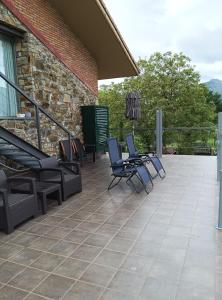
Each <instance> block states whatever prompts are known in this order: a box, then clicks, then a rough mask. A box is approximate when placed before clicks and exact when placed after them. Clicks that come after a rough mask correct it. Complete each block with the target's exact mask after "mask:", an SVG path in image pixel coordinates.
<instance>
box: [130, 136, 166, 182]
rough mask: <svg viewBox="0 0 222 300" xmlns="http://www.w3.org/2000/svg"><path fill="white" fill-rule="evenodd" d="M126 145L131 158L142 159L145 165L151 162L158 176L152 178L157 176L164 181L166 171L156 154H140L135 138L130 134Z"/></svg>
mask: <svg viewBox="0 0 222 300" xmlns="http://www.w3.org/2000/svg"><path fill="white" fill-rule="evenodd" d="M125 141H126V145H127V148H128V151H129V158H131V159H132V158H135V159H136V158H137V159H140V160H141V161H142V162H144V163H149V162H151V163H152V165H153V167H154V169H155V170H156V175H155V176H152V178H155V177H156V176H158V175H159V177H160V178H161V179H163V178H164V177H165V176H166V171H165V169H164V167H163V165H162V163H161V161H160V159H159V158H158V157H157V156H156V154H155V153H151V154H149V153H139V152H138V151H137V149H136V147H135V144H134V138H133V134H132V133H129V134H127V135H126V137H125Z"/></svg>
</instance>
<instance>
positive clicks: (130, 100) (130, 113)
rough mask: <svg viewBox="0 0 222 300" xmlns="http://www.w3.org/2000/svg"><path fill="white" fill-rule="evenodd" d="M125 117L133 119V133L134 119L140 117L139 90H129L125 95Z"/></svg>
mask: <svg viewBox="0 0 222 300" xmlns="http://www.w3.org/2000/svg"><path fill="white" fill-rule="evenodd" d="M126 118H127V119H130V120H133V135H134V125H135V124H134V121H135V120H139V119H140V118H141V97H140V94H139V92H137V91H134V92H130V93H129V94H128V95H127V96H126Z"/></svg>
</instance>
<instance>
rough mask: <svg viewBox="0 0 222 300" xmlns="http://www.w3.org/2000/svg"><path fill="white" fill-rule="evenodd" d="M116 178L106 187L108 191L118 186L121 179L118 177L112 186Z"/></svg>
mask: <svg viewBox="0 0 222 300" xmlns="http://www.w3.org/2000/svg"><path fill="white" fill-rule="evenodd" d="M116 178H117V177H114V178H113V180H112V181H111V182H110V184H109V186H108V191H109V190H111V189H112V188H113V187H114V186H116V185H118V184H119V182H120V181H121V179H122V177H119V180H118V181H117V182H116V183H115V184H113V182H114V181H115V180H116Z"/></svg>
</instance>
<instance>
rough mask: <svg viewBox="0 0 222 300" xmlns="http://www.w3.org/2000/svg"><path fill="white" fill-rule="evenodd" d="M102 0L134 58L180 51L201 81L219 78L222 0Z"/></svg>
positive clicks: (221, 76)
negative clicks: (193, 66)
mask: <svg viewBox="0 0 222 300" xmlns="http://www.w3.org/2000/svg"><path fill="white" fill-rule="evenodd" d="M104 2H105V4H106V6H107V8H108V10H109V12H110V14H111V16H112V18H113V19H114V22H115V23H116V25H117V27H118V29H119V31H120V33H121V35H122V37H123V39H124V40H125V42H126V44H127V46H128V48H129V49H130V52H131V53H132V55H133V57H134V59H135V60H136V61H137V60H138V59H139V58H140V57H141V58H149V56H150V55H151V54H153V53H154V52H156V51H159V52H166V51H172V52H183V53H184V54H186V55H187V56H189V57H190V58H191V59H192V64H193V65H195V66H196V70H197V71H199V73H200V74H201V81H203V82H205V81H208V80H210V79H213V78H217V79H221V80H222V17H221V15H222V0H211V1H209V0H104ZM118 81H119V80H116V81H115V80H108V81H100V84H104V83H105V84H109V83H110V82H118Z"/></svg>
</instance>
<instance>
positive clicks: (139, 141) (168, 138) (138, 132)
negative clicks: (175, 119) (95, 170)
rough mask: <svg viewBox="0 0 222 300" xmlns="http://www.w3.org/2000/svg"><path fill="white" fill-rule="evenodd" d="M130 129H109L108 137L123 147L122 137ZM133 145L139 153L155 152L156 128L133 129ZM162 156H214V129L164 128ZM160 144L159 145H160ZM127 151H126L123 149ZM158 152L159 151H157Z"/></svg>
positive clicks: (215, 137) (215, 132)
mask: <svg viewBox="0 0 222 300" xmlns="http://www.w3.org/2000/svg"><path fill="white" fill-rule="evenodd" d="M160 125H161V124H160ZM129 132H132V128H131V127H128V128H110V135H111V136H115V137H117V138H118V140H119V141H120V143H122V144H123V145H124V136H125V135H126V134H127V133H129ZM134 132H135V143H136V146H137V148H138V149H139V150H140V151H157V152H158V149H159V147H161V145H159V147H158V128H157V130H156V129H155V128H149V129H148V128H141V127H139V128H138V127H135V129H134ZM162 143H163V147H162V151H163V153H164V154H190V155H198V154H199V155H201V154H202V155H216V153H217V128H216V127H168V128H166V127H164V128H163V135H162ZM162 143H161V144H162ZM125 150H127V149H125ZM159 151H160V150H159Z"/></svg>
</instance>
